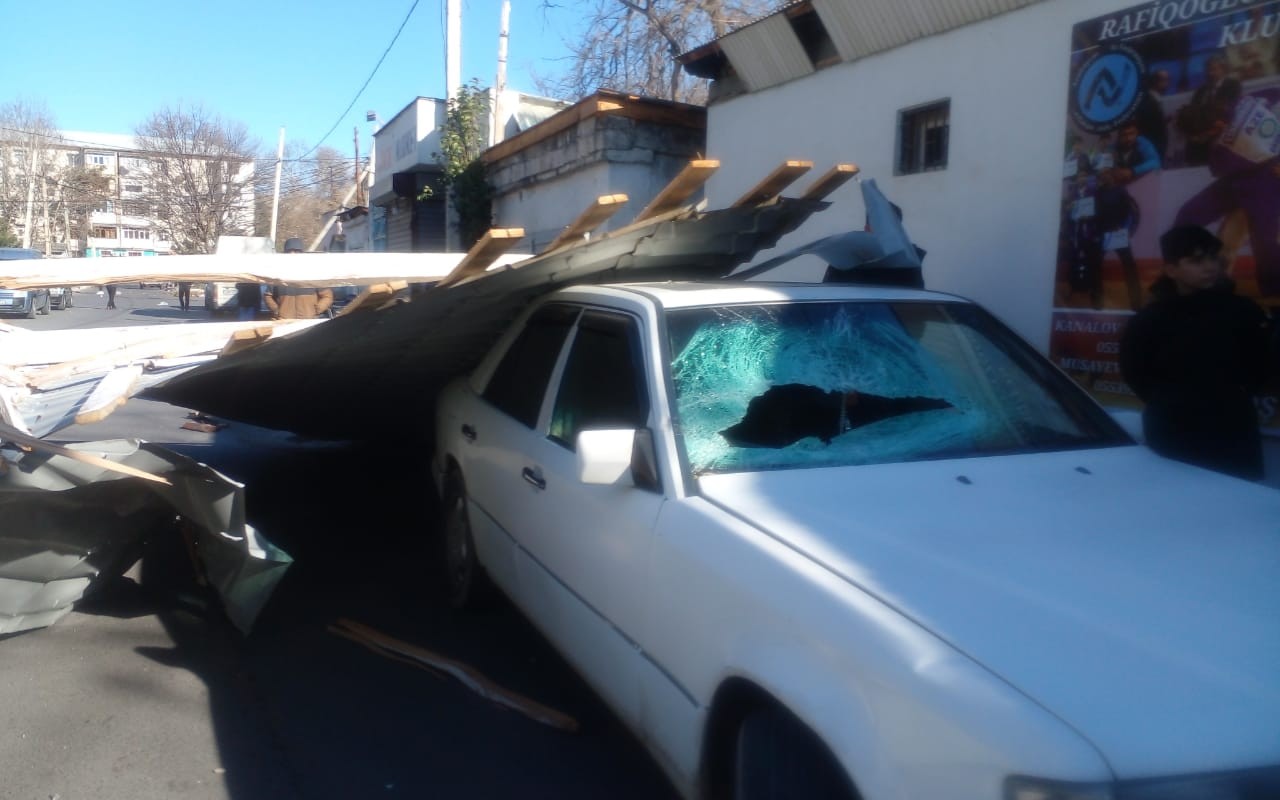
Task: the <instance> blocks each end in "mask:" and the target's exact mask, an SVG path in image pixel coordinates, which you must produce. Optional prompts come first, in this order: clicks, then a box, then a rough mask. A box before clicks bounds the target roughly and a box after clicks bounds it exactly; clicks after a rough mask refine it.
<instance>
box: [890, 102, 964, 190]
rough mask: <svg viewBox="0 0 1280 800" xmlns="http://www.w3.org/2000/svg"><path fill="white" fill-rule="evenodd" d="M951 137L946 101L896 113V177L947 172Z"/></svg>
mask: <svg viewBox="0 0 1280 800" xmlns="http://www.w3.org/2000/svg"><path fill="white" fill-rule="evenodd" d="M950 138H951V101H950V100H949V99H948V100H941V101H939V102H936V103H929V104H928V105H923V106H916V107H915V108H908V109H903V110H902V111H899V112H898V169H897V174H899V175H911V174H913V173H916V172H929V171H932V170H938V169H946V168H947V148H948V141H949V139H950Z"/></svg>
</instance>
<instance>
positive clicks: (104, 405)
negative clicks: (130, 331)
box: [76, 364, 142, 425]
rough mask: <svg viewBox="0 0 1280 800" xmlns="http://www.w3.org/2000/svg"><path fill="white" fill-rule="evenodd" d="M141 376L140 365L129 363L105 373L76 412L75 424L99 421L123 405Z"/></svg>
mask: <svg viewBox="0 0 1280 800" xmlns="http://www.w3.org/2000/svg"><path fill="white" fill-rule="evenodd" d="M140 377H142V365H141V364H131V365H129V366H127V367H119V368H117V369H114V370H112V371H111V372H109V373H107V375H106V377H104V378H103V379H102V380H100V381H98V385H97V386H95V387H94V388H93V391H92V392H90V393H89V396H88V397H87V398H85V401H84V403H82V404H81V406H80V410H79V411H77V412H76V424H77V425H89V424H92V423H94V422H101V421H102V420H104V419H106V418H107V417H109V416H111V412H113V411H115V410H116V409H117V408H119V407H120V406H122V405H124V403H125V401H126V400H128V399H129V395H130V394H132V393H133V387H134V384H136V383H137V382H138V378H140Z"/></svg>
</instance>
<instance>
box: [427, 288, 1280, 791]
mask: <svg viewBox="0 0 1280 800" xmlns="http://www.w3.org/2000/svg"><path fill="white" fill-rule="evenodd" d="M432 468H433V473H434V479H435V482H436V487H437V489H438V491H439V492H440V494H441V498H442V500H443V506H442V507H443V508H444V509H445V513H446V518H445V525H444V537H443V538H444V542H443V544H444V549H445V556H446V559H445V560H446V564H447V567H448V577H447V584H448V587H449V593H450V598H451V600H452V601H453V602H454V604H455V605H459V606H464V605H467V604H468V603H471V602H473V601H475V600H476V598H477V596H478V595H479V594H481V592H482V590H483V588H484V587H485V585H486V582H487V581H490V580H491V581H492V582H493V583H495V584H496V585H497V587H498V588H500V589H501V590H502V591H503V592H504V593H505V594H506V595H508V596H509V597H510V598H511V600H512V601H514V603H515V604H516V605H517V606H518V607H519V608H520V609H521V611H523V613H524V614H525V615H527V616H528V617H529V619H530V620H532V621H533V623H534V624H535V625H536V626H537V627H538V628H540V629H541V630H542V632H543V633H544V634H545V635H546V636H547V638H548V639H549V640H550V641H551V642H552V643H553V644H554V645H555V646H556V647H557V648H558V649H559V650H560V651H561V652H562V653H563V654H564V656H565V657H566V658H567V659H568V660H569V661H570V662H571V663H572V664H573V665H574V666H575V667H576V668H577V669H578V670H579V671H580V672H581V674H582V675H583V676H584V677H585V678H586V680H587V681H588V682H589V683H590V684H591V685H592V686H593V687H594V688H595V689H596V690H597V691H598V692H599V694H600V695H601V696H602V697H603V698H604V699H605V700H606V701H607V702H608V703H609V704H610V705H611V706H612V708H613V709H614V710H615V711H616V712H617V714H618V716H619V717H620V718H621V719H622V720H623V721H624V722H625V723H626V724H627V725H628V726H629V727H630V728H631V729H632V730H633V731H635V732H636V734H637V736H638V739H639V740H640V741H641V742H643V743H644V744H645V745H646V746H647V747H648V748H649V749H650V751H651V752H652V753H653V755H654V756H655V758H656V760H657V761H658V763H659V764H660V765H661V766H662V767H663V768H664V769H665V770H666V772H667V774H668V775H669V776H670V778H671V779H672V781H673V783H674V785H675V786H676V787H677V788H678V790H679V791H680V792H681V793H682V794H684V795H685V796H688V797H703V796H707V797H733V798H758V797H800V798H807V797H813V798H828V799H829V798H846V799H848V798H861V800H885V799H887V798H894V800H901V799H904V798H920V799H921V800H923V799H925V798H928V799H929V800H935V799H936V798H947V800H1001V799H1002V800H1032V799H1033V798H1037V799H1044V798H1058V799H1060V800H1104V799H1109V800H1124V799H1126V798H1127V799H1129V800H1157V799H1163V798H1174V797H1177V798H1192V797H1195V798H1209V797H1213V798H1233V800H1261V798H1275V797H1280V726H1278V725H1277V722H1278V721H1280V669H1278V668H1277V665H1278V664H1280V660H1278V659H1280V624H1277V620H1280V529H1278V528H1277V525H1278V524H1280V523H1278V520H1280V492H1277V491H1275V490H1274V489H1271V488H1267V487H1263V486H1259V485H1256V484H1252V483H1248V482H1245V481H1240V480H1237V479H1234V478H1229V477H1226V476H1223V475H1220V474H1217V473H1213V472H1208V471H1205V470H1201V469H1198V468H1195V467H1191V466H1188V465H1186V464H1181V463H1178V462H1174V461H1169V460H1166V459H1163V458H1160V457H1158V456H1156V455H1154V454H1153V453H1152V452H1150V451H1149V450H1148V449H1146V448H1144V447H1142V446H1140V445H1137V444H1135V443H1134V441H1133V440H1132V439H1131V438H1130V437H1129V436H1128V435H1127V434H1126V433H1124V431H1122V430H1121V429H1120V428H1119V427H1118V426H1117V424H1116V423H1115V422H1114V421H1113V420H1112V419H1111V417H1110V416H1109V415H1108V414H1107V413H1106V412H1105V411H1104V410H1103V409H1102V408H1101V407H1100V406H1098V405H1097V404H1096V403H1095V402H1094V401H1093V400H1092V399H1091V398H1090V397H1089V396H1088V395H1087V394H1086V393H1085V392H1084V391H1083V390H1082V389H1080V388H1079V387H1078V386H1077V385H1076V384H1074V383H1073V382H1072V381H1071V380H1070V379H1069V378H1067V377H1066V376H1065V375H1064V374H1062V373H1061V372H1060V371H1059V370H1058V369H1057V368H1056V367H1054V366H1053V365H1052V364H1051V363H1050V362H1049V361H1047V360H1046V359H1045V358H1044V357H1042V356H1041V355H1039V354H1038V353H1037V352H1036V351H1035V350H1034V349H1033V348H1032V347H1031V346H1029V345H1028V344H1027V343H1025V342H1024V341H1022V340H1021V339H1019V338H1018V337H1017V336H1016V335H1015V334H1014V333H1013V332H1012V331H1010V330H1009V329H1008V328H1007V327H1005V326H1004V325H1003V324H1001V323H1000V322H998V321H997V320H996V319H994V318H993V317H992V316H991V315H989V314H988V313H986V312H985V311H984V310H983V309H981V308H980V307H978V306H976V305H974V304H972V303H970V302H967V301H965V300H963V299H960V298H956V297H953V296H949V295H941V294H937V293H931V292H925V291H916V290H908V289H892V288H869V287H856V286H831V285H828V286H810V285H797V284H791V285H782V284H779V285H771V284H754V283H734V282H725V283H721V284H681V283H665V284H631V285H615V286H597V287H577V288H570V289H562V290H559V291H557V292H554V293H552V294H551V295H549V296H547V297H545V298H543V299H542V300H540V301H539V302H537V303H536V304H534V305H533V306H531V307H530V308H529V309H528V310H527V311H526V312H525V313H524V315H523V316H522V317H521V318H520V319H519V320H518V321H517V322H516V323H515V324H514V325H513V326H512V327H511V328H510V330H509V331H508V332H507V333H506V334H505V335H504V337H503V338H502V339H501V341H499V342H498V344H497V345H496V346H495V347H494V348H493V350H492V351H491V352H490V353H489V354H488V355H487V356H486V357H485V359H484V360H483V361H482V362H481V364H480V366H479V367H478V368H477V369H476V370H475V371H474V372H473V373H472V374H471V375H470V376H469V377H467V378H465V379H462V380H459V381H456V382H454V383H452V384H451V385H450V386H449V387H448V388H447V389H446V390H445V391H444V392H443V393H442V394H441V396H440V398H439V401H438V406H437V418H436V451H435V454H434V456H433V461H432Z"/></svg>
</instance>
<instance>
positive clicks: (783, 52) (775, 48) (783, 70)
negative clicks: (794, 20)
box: [721, 14, 813, 91]
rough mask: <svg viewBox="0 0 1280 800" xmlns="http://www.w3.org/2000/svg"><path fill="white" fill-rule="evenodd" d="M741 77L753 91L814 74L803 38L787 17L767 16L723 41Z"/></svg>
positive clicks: (782, 15) (781, 15)
mask: <svg viewBox="0 0 1280 800" xmlns="http://www.w3.org/2000/svg"><path fill="white" fill-rule="evenodd" d="M721 44H722V46H723V47H724V52H725V54H726V55H727V56H729V60H730V61H732V62H733V65H734V67H735V68H736V69H737V70H738V75H739V76H740V77H741V78H742V79H743V80H744V81H745V82H746V84H747V86H748V87H749V88H750V89H751V90H752V91H759V90H760V89H767V88H768V87H770V86H777V85H778V84H780V83H785V82H787V81H789V80H793V79H795V78H799V77H802V76H804V75H808V74H809V73H810V72H813V62H811V61H810V60H809V56H808V54H807V53H805V50H804V45H802V44H800V37H798V36H796V32H795V29H794V28H792V27H791V21H790V20H789V19H788V18H787V16H786V15H785V14H777V15H774V16H772V17H766V18H764V19H762V20H760V21H759V22H756V23H754V24H752V25H749V26H747V27H745V28H742V29H741V30H739V31H738V32H737V33H736V34H734V35H732V36H727V37H725V38H724V39H723V40H722V42H721Z"/></svg>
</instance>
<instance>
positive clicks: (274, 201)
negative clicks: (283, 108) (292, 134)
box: [271, 125, 284, 246]
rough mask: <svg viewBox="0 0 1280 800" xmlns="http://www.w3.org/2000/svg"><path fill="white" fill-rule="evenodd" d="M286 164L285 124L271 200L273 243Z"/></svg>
mask: <svg viewBox="0 0 1280 800" xmlns="http://www.w3.org/2000/svg"><path fill="white" fill-rule="evenodd" d="M283 166H284V126H283V125H281V126H280V145H279V147H277V148H276V189H275V197H274V198H273V199H272V200H271V244H272V246H274V245H275V243H276V219H278V218H279V215H280V170H281V168H282V167H283Z"/></svg>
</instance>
